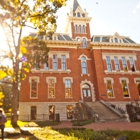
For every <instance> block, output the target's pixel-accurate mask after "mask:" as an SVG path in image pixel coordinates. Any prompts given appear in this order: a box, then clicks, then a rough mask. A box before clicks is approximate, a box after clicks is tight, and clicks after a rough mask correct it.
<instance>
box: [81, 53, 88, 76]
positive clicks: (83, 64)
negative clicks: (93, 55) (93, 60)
mask: <svg viewBox="0 0 140 140" xmlns="http://www.w3.org/2000/svg"><path fill="white" fill-rule="evenodd" d="M81 66H82V74H87V62H86V58H85V57H84V56H82V58H81Z"/></svg>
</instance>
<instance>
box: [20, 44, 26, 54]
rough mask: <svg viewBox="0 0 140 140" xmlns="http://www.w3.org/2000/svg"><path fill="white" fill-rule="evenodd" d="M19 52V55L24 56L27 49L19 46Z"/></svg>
mask: <svg viewBox="0 0 140 140" xmlns="http://www.w3.org/2000/svg"><path fill="white" fill-rule="evenodd" d="M20 52H21V54H25V53H27V49H26V48H25V47H23V46H20Z"/></svg>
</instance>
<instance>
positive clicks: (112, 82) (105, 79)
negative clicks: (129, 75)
mask: <svg viewBox="0 0 140 140" xmlns="http://www.w3.org/2000/svg"><path fill="white" fill-rule="evenodd" d="M107 80H110V81H111V85H112V92H113V97H109V96H108V92H107V97H108V98H115V93H114V88H113V87H114V86H113V85H114V79H113V78H110V77H106V78H104V83H105V85H106V89H107Z"/></svg>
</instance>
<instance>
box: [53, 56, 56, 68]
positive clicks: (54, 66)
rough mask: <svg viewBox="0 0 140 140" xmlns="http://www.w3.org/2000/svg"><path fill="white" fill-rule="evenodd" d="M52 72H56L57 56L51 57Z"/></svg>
mask: <svg viewBox="0 0 140 140" xmlns="http://www.w3.org/2000/svg"><path fill="white" fill-rule="evenodd" d="M53 70H57V55H53Z"/></svg>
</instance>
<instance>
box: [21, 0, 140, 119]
mask: <svg viewBox="0 0 140 140" xmlns="http://www.w3.org/2000/svg"><path fill="white" fill-rule="evenodd" d="M90 21H91V18H90V17H88V13H87V12H86V10H85V11H83V9H82V8H81V7H80V5H79V3H78V2H77V0H74V3H73V8H72V9H71V10H70V13H69V14H68V15H67V25H66V33H65V34H64V33H55V34H54V35H53V40H48V38H47V37H46V36H44V40H45V41H46V43H47V46H48V47H49V48H50V52H49V55H48V63H47V64H40V65H41V68H38V67H36V68H32V70H31V72H30V73H29V74H27V78H26V80H25V81H23V82H22V84H21V92H20V103H19V115H20V119H21V120H28V119H29V120H43V119H52V118H53V114H54V113H55V114H59V115H60V120H67V119H72V116H71V113H72V108H73V107H74V105H75V103H77V102H79V101H87V102H95V101H100V100H106V101H108V102H110V103H112V104H114V105H120V106H122V107H123V108H125V104H126V103H129V102H131V101H134V100H138V101H140V44H136V43H135V42H134V41H133V40H131V39H130V38H129V37H125V36H121V35H119V34H118V33H115V34H114V35H108V36H104V35H102V36H96V35H94V36H91V35H90V25H89V24H90Z"/></svg>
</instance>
